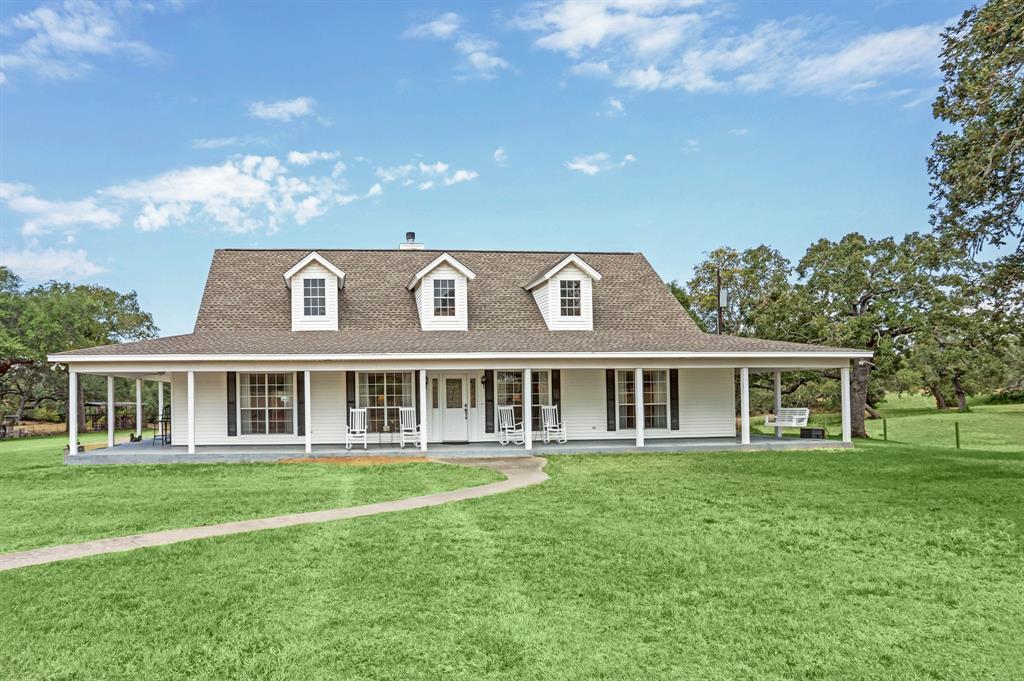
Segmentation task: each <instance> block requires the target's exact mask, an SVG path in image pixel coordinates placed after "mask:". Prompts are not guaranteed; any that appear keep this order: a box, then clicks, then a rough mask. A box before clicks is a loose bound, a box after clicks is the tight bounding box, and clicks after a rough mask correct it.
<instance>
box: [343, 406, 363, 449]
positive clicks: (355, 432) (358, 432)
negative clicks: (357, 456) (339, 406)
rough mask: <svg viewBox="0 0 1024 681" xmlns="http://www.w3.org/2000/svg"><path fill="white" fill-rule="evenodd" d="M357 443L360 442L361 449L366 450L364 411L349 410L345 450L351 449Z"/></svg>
mask: <svg viewBox="0 0 1024 681" xmlns="http://www.w3.org/2000/svg"><path fill="white" fill-rule="evenodd" d="M359 442H362V443H363V449H366V409H349V410H348V428H347V430H346V431H345V449H352V445H353V444H358V443H359Z"/></svg>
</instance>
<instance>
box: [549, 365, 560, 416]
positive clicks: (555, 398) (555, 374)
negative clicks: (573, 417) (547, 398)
mask: <svg viewBox="0 0 1024 681" xmlns="http://www.w3.org/2000/svg"><path fill="white" fill-rule="evenodd" d="M551 404H553V405H554V406H556V407H558V413H559V414H561V413H562V371H561V370H560V369H552V370H551Z"/></svg>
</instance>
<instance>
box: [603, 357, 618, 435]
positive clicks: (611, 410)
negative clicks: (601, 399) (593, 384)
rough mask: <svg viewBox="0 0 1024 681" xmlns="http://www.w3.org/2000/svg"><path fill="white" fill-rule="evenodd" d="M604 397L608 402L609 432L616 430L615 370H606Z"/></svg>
mask: <svg viewBox="0 0 1024 681" xmlns="http://www.w3.org/2000/svg"><path fill="white" fill-rule="evenodd" d="M604 396H605V399H606V400H607V402H608V432H611V431H613V430H615V421H616V419H615V369H605V370H604Z"/></svg>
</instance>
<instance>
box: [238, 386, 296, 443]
mask: <svg viewBox="0 0 1024 681" xmlns="http://www.w3.org/2000/svg"><path fill="white" fill-rule="evenodd" d="M242 374H245V375H248V376H252V375H255V374H263V375H264V376H266V375H267V374H291V375H292V435H294V436H296V437H298V435H299V397H298V392H299V383H298V375H297V374H298V372H297V371H238V372H236V375H235V432H236V433H237V434H238V436H240V437H279V436H282V435H284V436H287V435H288V433H267V432H263V433H244V434H243V433H242V379H241V376H242ZM307 427H308V425H307Z"/></svg>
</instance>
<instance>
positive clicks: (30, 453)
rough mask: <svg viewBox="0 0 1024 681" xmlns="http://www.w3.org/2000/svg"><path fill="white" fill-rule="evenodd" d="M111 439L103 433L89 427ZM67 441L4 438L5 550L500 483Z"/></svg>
mask: <svg viewBox="0 0 1024 681" xmlns="http://www.w3.org/2000/svg"><path fill="white" fill-rule="evenodd" d="M96 438H98V439H100V440H101V441H105V439H106V433H88V434H84V435H83V437H82V438H81V440H82V442H83V444H84V443H86V442H88V441H90V440H91V439H96ZM64 444H65V438H64V437H57V436H52V437H33V438H21V439H16V440H7V441H4V442H0V552H4V551H16V550H21V549H28V548H36V547H40V546H49V545H53V544H62V543H68V542H76V541H85V540H87V539H100V538H103V537H115V536H120V535H126V534H135V533H138V532H151V531H155V530H164V529H172V528H176V527H191V526H193V525H209V524H212V523H218V522H226V521H229V520H245V519H248V518H258V517H262V516H272V515H281V514H284V513H297V512H302V511H316V510H321V509H326V508H338V507H342V506H354V505H358V504H367V503H373V502H376V501H384V500H387V499H401V498H403V497H409V496H415V495H418V494H426V493H429V492H438V491H443V490H449V489H457V488H460V487H466V486H469V485H478V484H484V483H487V482H493V481H495V480H500V479H501V476H500V475H499V474H497V473H494V472H492V471H488V470H483V469H477V468H463V467H456V466H441V465H437V464H432V463H404V464H393V465H387V466H358V467H354V466H337V465H331V464H296V465H281V464H273V463H266V464H153V465H127V466H112V465H101V466H82V465H75V466H66V465H64V464H63V462H62V451H63V447H64Z"/></svg>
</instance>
